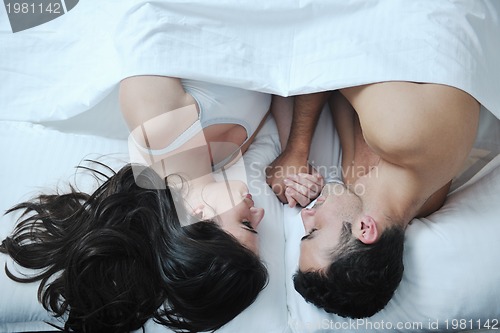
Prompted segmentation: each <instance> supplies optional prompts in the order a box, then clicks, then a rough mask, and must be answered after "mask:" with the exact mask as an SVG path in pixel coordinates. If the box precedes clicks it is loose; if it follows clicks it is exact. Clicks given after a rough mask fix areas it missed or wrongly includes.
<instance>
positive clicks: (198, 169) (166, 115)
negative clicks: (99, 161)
mask: <svg viewBox="0 0 500 333" xmlns="http://www.w3.org/2000/svg"><path fill="white" fill-rule="evenodd" d="M120 105H121V110H122V113H123V116H124V118H125V121H126V122H127V124H128V126H129V129H130V131H131V137H132V138H133V141H134V144H133V145H132V147H131V148H132V149H131V150H130V157H131V160H132V162H134V163H140V164H146V165H148V166H150V167H152V168H153V169H154V170H155V171H156V172H157V173H158V174H159V175H160V176H162V177H166V176H168V175H170V174H178V173H182V174H183V175H184V176H186V177H187V178H190V179H194V178H197V177H200V176H203V175H206V174H208V173H210V172H211V161H210V155H209V152H208V148H207V142H206V140H205V136H204V134H203V131H202V129H201V126H199V128H194V129H193V128H192V127H191V125H193V124H194V123H195V122H196V120H197V119H198V108H197V105H196V102H195V100H194V99H193V97H192V96H191V95H189V94H187V93H186V92H185V90H184V88H183V87H182V84H181V81H180V79H178V78H172V77H165V76H134V77H130V78H127V79H124V80H123V81H122V82H121V84H120ZM190 127H191V128H190ZM188 129H190V130H193V131H194V132H195V133H194V135H193V136H192V137H191V138H190V139H189V140H188V141H187V142H185V143H184V144H182V146H180V147H176V148H175V149H174V150H172V151H169V149H167V150H165V149H166V148H167V147H169V146H170V145H171V143H172V142H174V140H176V139H177V138H178V137H179V136H180V135H181V134H182V133H184V132H185V131H186V130H188Z"/></svg>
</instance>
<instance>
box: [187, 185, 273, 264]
mask: <svg viewBox="0 0 500 333" xmlns="http://www.w3.org/2000/svg"><path fill="white" fill-rule="evenodd" d="M202 197H203V203H202V204H201V205H200V206H198V207H197V211H195V213H198V214H199V215H202V217H203V219H213V220H215V221H216V222H217V224H219V225H220V227H221V228H222V229H223V230H224V231H225V232H227V233H229V234H231V235H232V236H233V237H235V238H236V239H238V241H239V242H240V243H241V244H242V245H243V246H245V247H246V248H248V249H250V250H251V251H252V252H254V253H256V254H257V253H258V248H259V247H258V237H257V230H256V229H257V226H258V225H259V223H260V221H262V218H263V217H264V209H263V208H257V207H255V206H254V202H253V200H252V196H251V194H250V193H249V192H248V188H247V186H246V185H245V184H244V183H243V182H241V181H229V182H220V183H219V182H214V183H209V184H208V185H206V186H205V187H204V188H203V192H202Z"/></svg>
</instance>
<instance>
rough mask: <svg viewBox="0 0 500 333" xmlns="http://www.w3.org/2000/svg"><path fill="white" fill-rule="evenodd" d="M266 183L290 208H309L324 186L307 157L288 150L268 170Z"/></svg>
mask: <svg viewBox="0 0 500 333" xmlns="http://www.w3.org/2000/svg"><path fill="white" fill-rule="evenodd" d="M266 182H267V184H268V185H269V186H270V187H271V189H272V190H273V192H274V193H275V194H276V196H277V197H278V199H279V200H280V201H281V202H283V203H288V205H289V206H290V207H295V206H297V205H299V206H302V207H305V206H307V205H308V204H309V203H310V202H311V201H312V200H314V199H316V198H317V197H318V196H319V194H320V193H321V190H322V188H323V185H324V179H323V177H322V176H321V174H320V173H319V172H317V171H316V170H315V169H314V168H313V167H312V166H311V165H310V164H309V163H308V162H307V156H302V155H301V154H298V153H295V152H294V151H291V150H286V149H285V150H284V151H283V152H282V153H281V154H280V155H279V156H278V157H277V158H276V159H275V160H274V161H273V162H272V163H271V164H270V165H269V166H268V167H267V168H266Z"/></svg>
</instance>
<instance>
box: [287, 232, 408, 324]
mask: <svg viewBox="0 0 500 333" xmlns="http://www.w3.org/2000/svg"><path fill="white" fill-rule="evenodd" d="M403 243H404V230H403V228H401V227H396V226H394V227H391V228H389V229H387V230H385V231H384V232H383V233H382V235H381V237H380V239H379V241H378V242H376V243H373V244H364V243H363V242H361V241H360V240H359V239H357V238H356V237H353V236H352V232H351V224H350V223H348V222H345V223H344V225H343V228H342V232H341V235H340V239H339V245H338V246H337V247H336V248H335V249H334V251H333V253H332V256H333V262H332V263H331V265H330V266H329V267H327V268H326V269H325V270H320V271H312V272H311V271H309V272H301V271H300V270H299V271H298V272H297V273H296V274H295V275H294V277H293V282H294V285H295V290H297V291H298V292H299V293H300V294H301V295H302V296H303V297H304V298H305V300H306V301H308V302H311V303H313V304H314V305H316V306H317V307H320V308H323V309H324V310H325V311H326V312H330V313H335V314H337V315H339V316H342V317H351V318H365V317H371V316H373V315H374V314H375V313H377V312H378V311H380V310H382V309H383V308H384V307H385V306H386V304H387V303H388V302H389V300H390V299H391V298H392V295H393V294H394V291H395V290H396V288H397V287H398V285H399V283H400V282H401V278H402V277H403V270H404V267H403Z"/></svg>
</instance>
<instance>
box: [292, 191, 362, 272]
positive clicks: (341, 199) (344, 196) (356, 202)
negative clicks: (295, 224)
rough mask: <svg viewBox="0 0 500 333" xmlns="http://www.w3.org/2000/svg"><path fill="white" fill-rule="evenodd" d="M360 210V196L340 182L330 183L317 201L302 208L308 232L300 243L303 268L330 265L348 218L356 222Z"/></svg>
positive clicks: (349, 220) (301, 265)
mask: <svg viewBox="0 0 500 333" xmlns="http://www.w3.org/2000/svg"><path fill="white" fill-rule="evenodd" d="M360 211H361V200H360V198H359V197H358V196H356V195H355V194H354V193H352V192H351V191H350V190H349V189H347V187H345V186H344V185H343V184H340V183H329V184H326V185H325V187H324V188H323V191H322V192H321V195H320V196H319V197H318V199H317V201H316V203H315V205H314V206H313V207H312V208H310V209H307V208H304V209H302V211H301V216H302V222H303V224H304V229H305V233H306V235H305V236H304V237H303V238H302V240H301V244H300V258H299V269H300V271H302V272H306V271H318V270H321V269H324V268H326V267H328V266H329V265H330V264H331V260H332V259H331V257H332V251H333V249H334V248H335V247H336V246H337V244H338V242H339V237H340V234H341V231H342V227H343V225H344V222H350V223H353V222H354V221H353V220H354V218H355V217H356V216H357V215H358V214H359V212H360Z"/></svg>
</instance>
